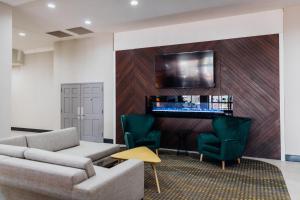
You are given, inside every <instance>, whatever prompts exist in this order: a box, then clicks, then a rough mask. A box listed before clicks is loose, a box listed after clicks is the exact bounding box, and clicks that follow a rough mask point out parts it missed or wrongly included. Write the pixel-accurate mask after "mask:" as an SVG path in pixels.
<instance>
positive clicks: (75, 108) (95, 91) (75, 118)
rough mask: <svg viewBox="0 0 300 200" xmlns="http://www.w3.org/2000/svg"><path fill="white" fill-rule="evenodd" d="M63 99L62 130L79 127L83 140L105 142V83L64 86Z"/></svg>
mask: <svg viewBox="0 0 300 200" xmlns="http://www.w3.org/2000/svg"><path fill="white" fill-rule="evenodd" d="M61 98H62V114H61V116H62V121H61V126H62V128H68V127H77V130H78V131H80V138H81V140H84V141H90V142H103V120H104V119H103V83H84V84H64V85H62V97H61ZM70 110H71V111H70Z"/></svg>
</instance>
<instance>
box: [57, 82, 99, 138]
mask: <svg viewBox="0 0 300 200" xmlns="http://www.w3.org/2000/svg"><path fill="white" fill-rule="evenodd" d="M84 84H101V85H102V90H103V91H102V97H101V98H102V102H103V109H102V110H103V112H102V115H103V117H102V122H101V124H102V125H103V127H102V129H103V131H102V138H103V140H104V126H105V125H104V103H105V102H104V82H77V83H76V82H74V83H61V84H60V127H61V128H63V124H62V111H63V110H62V88H63V86H65V85H80V86H81V85H84ZM79 104H80V105H81V95H80V102H79ZM79 123H80V121H79ZM77 131H78V133H79V134H81V128H80V130H77Z"/></svg>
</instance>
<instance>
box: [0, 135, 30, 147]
mask: <svg viewBox="0 0 300 200" xmlns="http://www.w3.org/2000/svg"><path fill="white" fill-rule="evenodd" d="M0 144H6V145H13V146H20V147H27V141H26V137H25V136H15V137H9V138H4V139H1V140H0Z"/></svg>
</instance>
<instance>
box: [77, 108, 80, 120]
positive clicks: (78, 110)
mask: <svg viewBox="0 0 300 200" xmlns="http://www.w3.org/2000/svg"><path fill="white" fill-rule="evenodd" d="M77 119H80V107H79V106H78V107H77Z"/></svg>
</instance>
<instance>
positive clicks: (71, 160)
mask: <svg viewBox="0 0 300 200" xmlns="http://www.w3.org/2000/svg"><path fill="white" fill-rule="evenodd" d="M24 155H25V158H26V159H28V160H34V161H38V162H44V163H49V164H55V165H61V166H66V167H72V168H77V169H82V170H85V172H86V173H87V175H88V177H92V176H95V170H94V166H93V163H92V161H91V159H89V158H83V157H78V156H70V155H64V154H58V153H54V152H50V151H44V150H39V149H29V150H27V151H26V152H25V154H24Z"/></svg>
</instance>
